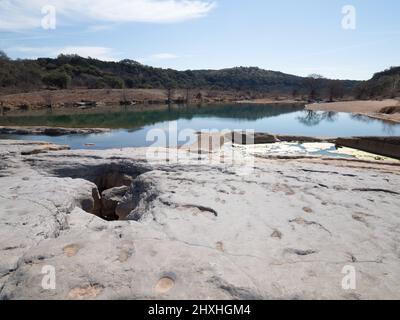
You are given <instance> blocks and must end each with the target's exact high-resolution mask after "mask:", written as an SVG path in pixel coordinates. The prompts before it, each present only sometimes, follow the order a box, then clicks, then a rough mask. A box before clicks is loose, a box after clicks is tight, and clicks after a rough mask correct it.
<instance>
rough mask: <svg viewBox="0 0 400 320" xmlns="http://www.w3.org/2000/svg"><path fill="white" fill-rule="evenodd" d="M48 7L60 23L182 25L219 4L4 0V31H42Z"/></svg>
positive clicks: (202, 0) (203, 0)
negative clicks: (44, 9) (67, 20)
mask: <svg viewBox="0 0 400 320" xmlns="http://www.w3.org/2000/svg"><path fill="white" fill-rule="evenodd" d="M47 5H53V6H54V7H55V8H56V12H57V23H58V24H59V23H60V19H63V18H66V19H75V20H76V19H78V20H79V21H82V22H86V23H90V21H103V22H153V23H172V22H181V21H185V20H190V19H196V18H201V17H204V16H205V15H207V14H208V13H209V12H210V11H211V10H212V9H213V8H214V7H215V5H216V4H215V2H214V1H212V0H210V1H209V0H58V1H54V0H29V1H26V0H1V1H0V31H20V30H27V29H32V28H39V27H40V26H41V20H42V18H43V14H42V12H41V10H42V8H43V7H44V6H47ZM89 20H90V21H89Z"/></svg>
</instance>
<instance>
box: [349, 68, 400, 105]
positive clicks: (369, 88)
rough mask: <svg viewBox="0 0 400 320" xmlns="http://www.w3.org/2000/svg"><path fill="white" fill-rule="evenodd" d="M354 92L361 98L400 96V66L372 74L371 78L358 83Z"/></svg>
mask: <svg viewBox="0 0 400 320" xmlns="http://www.w3.org/2000/svg"><path fill="white" fill-rule="evenodd" d="M355 93H356V97H357V98H361V99H368V98H395V97H400V67H392V68H390V69H387V70H385V71H382V72H378V73H376V74H374V76H373V77H372V79H371V80H368V81H364V82H362V83H360V84H358V86H356V88H355Z"/></svg>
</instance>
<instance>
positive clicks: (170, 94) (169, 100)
mask: <svg viewBox="0 0 400 320" xmlns="http://www.w3.org/2000/svg"><path fill="white" fill-rule="evenodd" d="M173 96H174V90H173V89H172V88H171V87H168V89H167V103H168V104H171V103H172V102H173Z"/></svg>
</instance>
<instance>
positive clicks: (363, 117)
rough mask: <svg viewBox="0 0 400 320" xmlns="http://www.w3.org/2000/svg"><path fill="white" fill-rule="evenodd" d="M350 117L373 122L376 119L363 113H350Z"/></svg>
mask: <svg viewBox="0 0 400 320" xmlns="http://www.w3.org/2000/svg"><path fill="white" fill-rule="evenodd" d="M350 118H351V119H353V120H357V121H360V122H365V123H371V122H374V121H376V120H375V119H372V118H370V117H367V116H364V115H362V114H353V113H352V114H350Z"/></svg>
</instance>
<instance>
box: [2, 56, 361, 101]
mask: <svg viewBox="0 0 400 320" xmlns="http://www.w3.org/2000/svg"><path fill="white" fill-rule="evenodd" d="M357 84H358V82H356V81H333V80H328V79H324V78H312V77H311V78H303V77H299V76H294V75H290V74H285V73H282V72H276V71H269V70H263V69H260V68H256V67H250V68H247V67H246V68H245V67H237V68H230V69H222V70H195V71H194V70H187V71H176V70H172V69H161V68H153V67H150V66H146V65H142V64H140V63H138V62H136V61H133V60H122V61H120V62H105V61H100V60H97V59H91V58H82V57H80V56H77V55H60V56H59V57H57V58H56V59H50V58H39V59H37V60H11V59H9V58H8V57H7V56H6V55H5V54H2V53H1V52H0V87H1V88H2V89H3V91H4V90H5V89H9V90H10V89H13V90H14V91H17V92H18V91H19V92H27V91H32V90H38V89H43V88H53V89H67V88H68V89H69V88H71V89H74V88H89V89H102V88H113V89H121V88H145V89H153V88H156V89H160V88H163V89H169V88H171V89H173V88H180V89H185V88H191V89H209V90H227V91H232V90H238V91H248V92H252V91H254V92H258V93H259V92H262V93H269V94H286V95H293V97H296V96H304V95H305V96H307V97H308V96H311V98H327V97H330V98H338V97H341V96H343V95H347V94H350V93H351V92H352V90H353V88H354V87H355V86H356V85H357Z"/></svg>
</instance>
